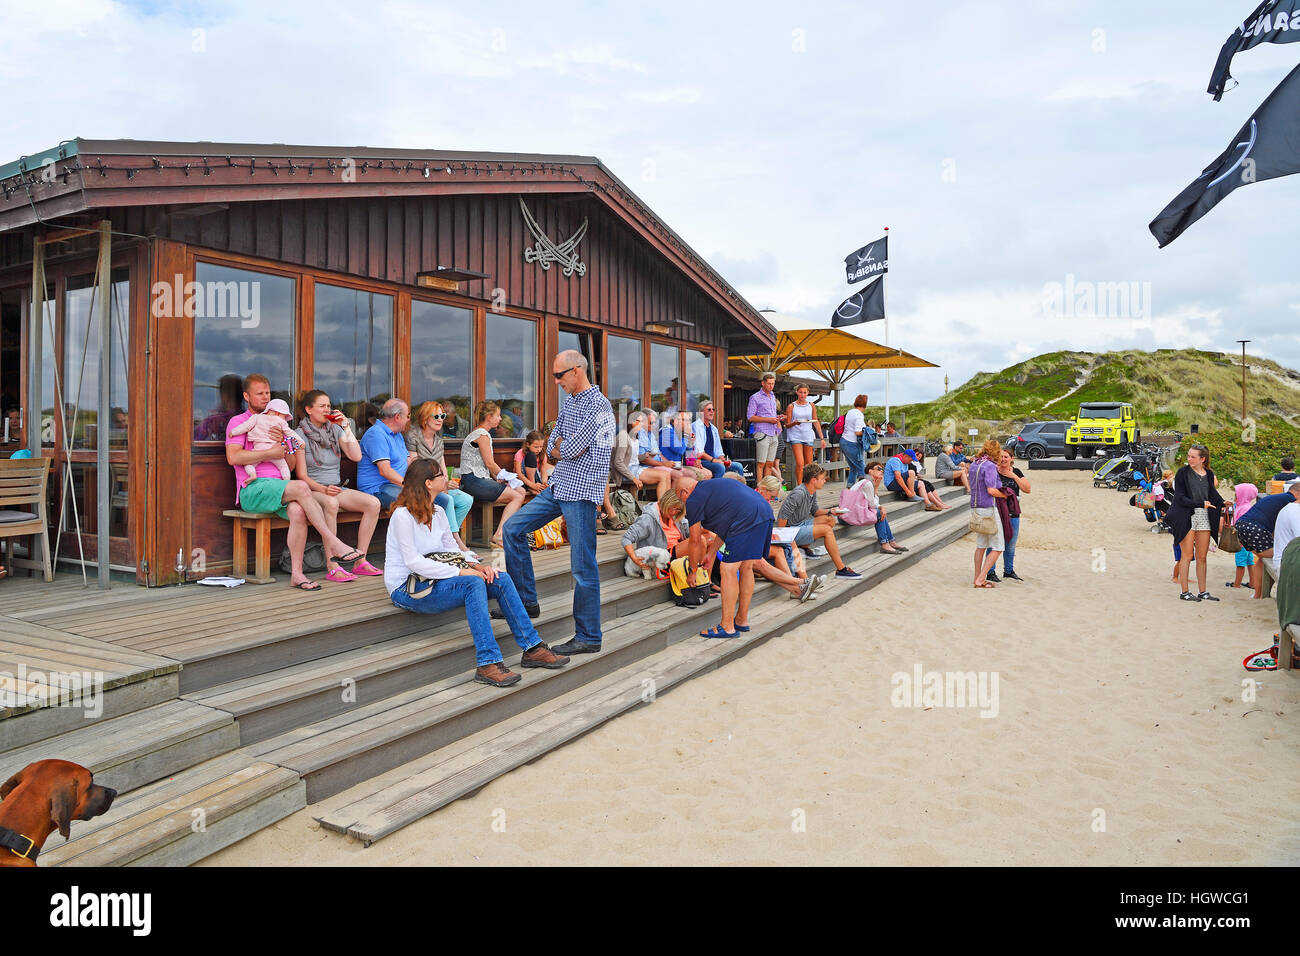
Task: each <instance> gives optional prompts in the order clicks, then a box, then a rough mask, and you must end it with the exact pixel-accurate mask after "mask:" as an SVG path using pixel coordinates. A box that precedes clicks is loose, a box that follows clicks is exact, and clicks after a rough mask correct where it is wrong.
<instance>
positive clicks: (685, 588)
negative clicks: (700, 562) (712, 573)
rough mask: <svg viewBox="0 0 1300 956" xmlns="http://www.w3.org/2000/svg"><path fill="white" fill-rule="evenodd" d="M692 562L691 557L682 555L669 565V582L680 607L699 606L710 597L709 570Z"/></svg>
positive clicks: (674, 599)
mask: <svg viewBox="0 0 1300 956" xmlns="http://www.w3.org/2000/svg"><path fill="white" fill-rule="evenodd" d="M690 563H691V559H690V558H687V557H681V558H674V559H673V562H672V563H671V564H669V565H668V584H669V585H670V586H671V587H672V589H673V601H674V602H675V603H676V604H677V606H678V607H699V606H700V605H701V604H703V603H704V602H705V601H707V600H708V599H709V591H710V589H709V572H708V571H705V570H704V569H703V568H701V567H698V566H697V567H694V568H692V567H691V566H690Z"/></svg>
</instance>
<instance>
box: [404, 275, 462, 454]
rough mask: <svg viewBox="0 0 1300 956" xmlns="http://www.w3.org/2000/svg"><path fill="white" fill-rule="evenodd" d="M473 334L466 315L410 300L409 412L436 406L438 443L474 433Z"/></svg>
mask: <svg viewBox="0 0 1300 956" xmlns="http://www.w3.org/2000/svg"><path fill="white" fill-rule="evenodd" d="M473 335H474V313H473V312H472V311H471V310H469V309H458V308H455V307H454V306H450V305H440V304H439V303H437V302H423V301H421V300H419V299H412V300H411V407H412V408H413V409H414V408H418V407H419V406H420V405H421V404H423V403H424V402H429V401H435V402H439V403H441V405H442V407H443V410H444V411H445V412H446V413H447V418H446V420H445V421H444V422H443V424H442V433H443V437H444V438H464V437H465V436H466V435H468V434H469V433H470V431H471V430H472V429H473V428H474V423H473V422H471V421H470V415H471V414H472V413H473V407H472V406H473V404H474V403H473V401H472V400H471V398H470V383H471V382H473V374H474V373H473V369H474V365H473V353H474V340H473Z"/></svg>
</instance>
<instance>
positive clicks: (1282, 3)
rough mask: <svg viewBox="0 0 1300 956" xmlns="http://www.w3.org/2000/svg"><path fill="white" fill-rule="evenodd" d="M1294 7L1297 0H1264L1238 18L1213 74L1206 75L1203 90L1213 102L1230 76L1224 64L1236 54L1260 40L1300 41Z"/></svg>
mask: <svg viewBox="0 0 1300 956" xmlns="http://www.w3.org/2000/svg"><path fill="white" fill-rule="evenodd" d="M1297 6H1300V0H1264V2H1263V3H1261V4H1260V5H1259V6H1258V7H1256V8H1255V12H1254V13H1252V14H1251V15H1250V16H1249V17H1247V18H1246V19H1245V20H1244V21H1242V24H1241V26H1239V27H1237V29H1235V30H1233V31H1232V36H1230V37H1228V42H1226V43H1225V44H1223V49H1222V50H1220V51H1219V59H1218V61H1217V62H1216V63H1215V64H1214V75H1212V76H1211V77H1210V86H1209V88H1208V89H1207V90H1206V92H1207V93H1211V94H1213V95H1214V99H1215V101H1216V102H1217V101H1218V100H1219V98H1220V97H1221V96H1223V87H1224V85H1225V84H1226V83H1227V82H1228V79H1229V78H1230V75H1231V74H1229V73H1228V67H1229V66H1231V65H1232V58H1233V56H1235V55H1236V54H1237V53H1240V52H1241V51H1242V50H1249V49H1251V48H1252V47H1257V46H1259V45H1260V44H1261V43H1295V42H1296V41H1297V40H1300V10H1297V9H1296V7H1297Z"/></svg>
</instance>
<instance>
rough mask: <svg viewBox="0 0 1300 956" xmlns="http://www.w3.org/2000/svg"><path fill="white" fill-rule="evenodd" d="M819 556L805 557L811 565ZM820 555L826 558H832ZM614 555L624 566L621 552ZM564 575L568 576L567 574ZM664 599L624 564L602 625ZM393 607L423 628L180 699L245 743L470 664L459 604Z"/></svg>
mask: <svg viewBox="0 0 1300 956" xmlns="http://www.w3.org/2000/svg"><path fill="white" fill-rule="evenodd" d="M926 517H927V516H926V515H925V514H924V513H923V512H922V511H921V510H920V509H914V510H912V511H910V512H904V516H903V517H902V518H898V519H896V522H895V530H896V531H898V532H901V533H906V532H907V530H908V529H909V528H910V527H912V526H914V525H916V524H918V523H921V522H923V521H924V519H925V518H926ZM864 532H865V533H864ZM842 540H843V546H844V548H845V551H844V556H845V558H846V560H849V562H850V563H852V561H853V560H856V556H857V555H858V554H866V553H874V552H876V551H878V545H877V544H876V543H875V532H874V531H871V530H870V529H852V531H851V532H850V533H849V534H848V535H844V536H842ZM818 560H819V559H810V561H811V562H812V564H813V566H814V567H816V566H817V561H818ZM821 560H824V561H825V562H826V563H827V564H829V559H821ZM615 563H616V564H617V565H618V566H619V568H621V563H622V562H621V560H618V561H616V562H615ZM566 583H571V582H568V581H567V579H566ZM571 595H572V592H571V591H570V592H567V593H553V594H551V595H550V596H549V597H547V598H542V599H541V600H542V602H543V606H542V616H541V618H539V619H538V620H537V621H535V622H534V624H535V626H536V628H537V631H538V633H539V634H540V635H541V637H542V639H543V640H545V641H547V642H548V643H558V642H562V641H566V640H568V639H569V638H571V637H572V636H573V616H572V596H571ZM669 601H670V594H669V589H668V586H667V584H666V583H651V582H647V581H644V580H642V579H639V578H628V577H625V576H623V575H622V574H621V571H620V573H619V576H618V577H616V578H614V579H612V580H610V581H607V582H605V583H604V584H603V585H602V587H601V606H602V617H603V619H604V621H605V622H606V624H607V625H608V624H612V623H614V622H615V621H616V620H617V619H618V618H620V617H624V616H626V615H629V614H633V613H635V612H637V611H640V610H643V609H645V608H648V607H652V606H656V605H660V606H662V605H665V604H666V603H667V602H669ZM397 613H398V614H402V615H404V616H405V618H408V619H414V621H413V623H415V624H417V625H420V626H421V627H422V628H423V630H422V631H420V632H418V633H415V634H412V635H410V636H403V637H394V638H392V639H390V640H386V641H382V642H377V643H374V644H370V645H367V646H365V647H360V648H356V649H353V650H349V651H345V652H342V653H338V654H333V655H331V656H329V657H326V658H321V659H318V660H312V661H305V662H303V663H300V664H294V665H291V666H289V667H283V668H279V669H276V670H273V671H269V672H267V673H264V674H259V675H256V676H252V677H245V678H241V679H239V680H235V681H229V682H226V683H224V684H220V685H217V686H215V687H210V688H205V689H203V690H198V691H193V692H190V693H186V694H185V695H184V696H185V699H186V700H192V701H195V702H197V703H202V704H205V705H207V706H210V707H216V708H219V709H221V710H225V711H227V712H229V713H231V714H233V715H234V716H235V717H236V719H238V721H239V725H240V739H241V741H242V742H243V743H244V744H245V745H247V744H253V743H258V742H260V741H263V740H266V739H268V738H270V737H273V736H275V735H277V734H280V733H284V732H285V731H288V730H290V729H292V728H294V727H299V726H302V725H304V724H308V723H311V722H313V721H318V720H323V719H325V718H327V717H330V716H333V715H335V714H341V713H344V712H347V711H350V710H354V709H355V708H356V707H357V705H358V704H364V703H370V702H374V701H376V700H379V699H381V698H383V697H387V696H388V695H391V694H396V693H400V692H402V691H405V690H409V689H412V688H415V687H418V686H420V685H422V684H427V683H430V682H433V681H438V680H442V679H444V678H448V677H453V676H455V675H457V674H466V673H468V672H469V671H472V670H473V669H474V648H473V642H472V641H471V640H470V637H469V634H468V631H467V628H466V625H465V618H464V614H463V612H460V611H454V612H448V613H445V614H439V615H430V616H427V617H421V616H417V615H414V614H409V613H407V612H401V611H398V612H397ZM493 632H494V634H495V635H496V638H497V641H498V643H499V644H500V645H501V648H502V651H503V652H504V653H506V654H507V656H509V655H510V654H512V653H518V648H517V646H516V645H515V644H514V642H513V640H512V639H511V637H510V630H509V628H508V627H507V626H506V624H505V622H504V621H498V622H495V625H494V628H493Z"/></svg>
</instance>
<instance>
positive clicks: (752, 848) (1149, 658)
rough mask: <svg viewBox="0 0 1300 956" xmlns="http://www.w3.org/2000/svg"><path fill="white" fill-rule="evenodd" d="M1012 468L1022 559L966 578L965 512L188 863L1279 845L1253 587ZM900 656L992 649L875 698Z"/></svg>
mask: <svg viewBox="0 0 1300 956" xmlns="http://www.w3.org/2000/svg"><path fill="white" fill-rule="evenodd" d="M1028 474H1029V477H1030V478H1031V480H1032V481H1033V493H1032V494H1031V495H1030V496H1028V497H1026V498H1025V499H1024V507H1025V517H1024V520H1023V526H1022V533H1021V541H1020V546H1019V550H1018V552H1017V558H1016V569H1017V571H1018V573H1020V574H1021V575H1022V576H1023V577H1025V578H1026V583H1023V584H1019V583H1016V582H1005V583H1004V584H1003V585H1002V586H1001V587H999V588H997V589H996V590H982V591H976V590H974V589H972V588H971V586H970V583H971V577H972V551H973V547H974V540H973V537H970V536H968V537H967V538H965V539H963V540H962V541H959V542H958V543H956V544H953V545H950V546H949V547H947V548H946V549H944V550H943V551H941V552H939V553H938V554H935V555H932V556H930V557H928V558H926V559H925V560H923V561H922V562H920V563H919V564H918V565H917V566H916V567H913V568H909V569H908V570H907V571H906V573H903V574H899V575H896V576H894V577H893V578H892V579H890V580H889V581H887V582H885V583H884V584H882V585H880V586H879V587H876V588H873V589H871V590H869V591H864V592H863V593H862V594H861V595H860V596H858V597H855V598H854V599H853V600H852V601H850V602H849V603H847V604H845V605H843V606H841V607H840V608H837V609H835V610H832V611H829V612H827V613H826V614H824V615H822V616H820V617H818V618H817V619H816V620H815V621H814V622H813V623H811V624H808V625H804V626H801V627H798V628H794V629H792V630H791V631H790V632H789V633H787V634H784V635H781V636H778V637H775V638H773V639H772V640H770V641H768V642H767V643H766V644H764V645H762V646H761V647H758V648H756V649H755V650H754V651H752V652H751V653H750V654H748V655H747V656H745V657H744V658H742V659H740V660H739V661H736V662H734V663H732V664H728V665H727V666H725V667H723V668H721V669H720V670H718V671H715V672H713V673H710V674H707V675H705V676H703V677H700V678H697V679H695V680H692V681H689V682H688V683H686V684H685V685H682V686H681V687H679V688H677V689H675V690H673V691H672V692H670V693H667V694H664V695H663V696H661V697H660V698H659V699H658V700H656V701H655V702H654V703H653V704H651V705H649V706H647V707H643V708H640V709H639V710H636V711H633V712H631V713H628V714H626V715H624V716H621V717H619V718H617V719H615V720H613V721H611V722H609V723H607V724H605V725H603V726H602V727H600V728H598V729H597V730H595V731H594V732H592V733H590V734H588V735H587V736H585V737H582V738H580V739H578V740H577V741H574V742H573V743H571V744H569V745H568V746H565V747H562V748H561V749H559V750H557V751H555V752H552V753H550V754H548V755H546V756H545V757H543V758H541V759H540V760H538V761H536V762H534V763H532V764H530V765H528V766H525V767H521V768H519V769H517V770H515V771H513V772H511V773H509V774H506V775H505V776H504V777H502V778H500V779H498V780H496V781H494V782H493V783H491V784H490V785H488V786H487V787H485V788H484V789H483V790H481V791H479V792H478V793H477V794H476V795H474V796H473V797H470V798H467V799H464V800H460V801H458V802H456V803H453V804H451V805H449V806H447V807H445V808H443V809H442V810H440V811H438V812H437V813H434V814H432V815H431V816H429V817H426V818H424V819H423V820H420V821H418V822H417V823H415V824H413V825H411V826H409V827H407V828H405V829H404V830H401V831H399V832H398V833H395V834H393V835H392V836H389V837H387V838H385V839H383V840H381V841H379V842H378V843H376V844H374V845H373V846H372V847H370V848H368V849H363V848H362V847H361V845H360V844H359V843H357V842H356V841H354V840H352V839H350V838H347V837H343V836H340V835H338V834H334V833H330V832H328V831H324V830H321V829H320V828H319V826H318V825H317V824H316V823H315V821H314V820H312V811H313V808H312V807H308V808H307V809H306V810H304V811H300V812H298V813H296V814H294V815H293V816H291V817H289V818H287V819H285V820H283V821H281V822H280V823H278V824H276V825H275V826H273V827H270V828H268V829H266V830H263V831H261V832H260V833H257V834H255V835H253V836H251V837H249V838H247V839H245V840H243V841H242V842H240V843H239V844H237V845H235V846H233V847H231V848H229V849H227V850H225V851H223V852H222V853H220V854H217V855H216V856H214V857H211V858H210V859H209V860H208V861H207V863H208V864H215V865H222V864H229V865H239V866H248V865H258V866H265V865H277V864H298V865H303V864H307V865H310V864H323V865H412V864H414V865H448V864H452V865H481V864H506V865H519V864H588V863H590V864H611V863H612V864H687V865H689V864H796V865H798V864H863V863H865V864H975V863H977V864H1029V865H1035V864H1083V865H1135V864H1136V865H1171V864H1172V865H1181V866H1194V865H1203V864H1285V863H1290V864H1295V863H1296V862H1300V825H1298V824H1297V823H1295V822H1294V817H1293V814H1294V811H1295V807H1296V794H1297V793H1300V749H1298V748H1297V741H1296V737H1295V734H1294V729H1295V724H1296V717H1297V715H1298V714H1300V676H1295V675H1293V674H1291V673H1286V672H1268V673H1262V674H1254V675H1249V674H1247V672H1246V671H1245V670H1243V668H1242V666H1241V660H1242V658H1243V657H1244V656H1245V655H1246V654H1247V653H1248V652H1251V651H1256V650H1259V649H1260V648H1264V647H1267V646H1268V645H1269V644H1270V643H1271V640H1272V634H1273V632H1274V631H1275V630H1276V607H1275V605H1274V603H1273V602H1272V601H1271V600H1264V601H1254V600H1251V599H1250V597H1249V594H1250V592H1249V591H1247V590H1244V589H1243V590H1240V591H1229V590H1226V589H1225V588H1224V586H1223V584H1224V582H1225V581H1227V580H1229V579H1230V578H1231V577H1232V573H1233V561H1232V557H1231V556H1230V555H1223V554H1217V553H1216V554H1212V555H1211V556H1210V562H1209V567H1210V574H1209V587H1210V589H1211V590H1212V591H1213V592H1214V593H1216V594H1218V595H1219V596H1221V597H1222V601H1221V602H1220V603H1218V604H1213V603H1209V602H1205V603H1199V604H1194V603H1185V602H1181V601H1179V600H1178V599H1177V593H1178V589H1177V588H1176V587H1175V586H1174V585H1173V584H1171V583H1170V582H1169V572H1170V569H1171V567H1172V556H1171V549H1170V537H1169V536H1168V535H1152V534H1149V533H1148V532H1147V527H1148V526H1147V524H1146V522H1145V521H1144V520H1143V518H1142V516H1141V513H1140V512H1138V511H1137V510H1135V509H1133V508H1130V507H1128V504H1127V502H1128V495H1120V494H1118V493H1116V492H1114V491H1109V490H1101V489H1094V488H1092V487H1091V480H1090V478H1089V476H1088V474H1087V473H1086V472H1037V471H1035V472H1030V473H1028ZM903 543H906V541H905V540H904V542H903ZM1095 548H1101V549H1104V552H1094V549H1095ZM1103 559H1104V564H1103ZM1103 567H1104V570H1103V569H1102V568H1103ZM1193 583H1194V582H1193ZM1193 589H1195V588H1193ZM917 665H920V667H921V668H922V670H923V671H975V672H985V673H986V675H987V677H988V679H989V680H990V681H991V675H992V674H993V673H994V672H996V674H997V677H998V683H997V687H998V701H997V703H998V706H997V714H996V716H990V717H981V716H980V713H981V711H980V708H979V707H971V706H966V707H951V706H935V707H930V708H928V709H927V708H925V707H924V706H923V705H924V704H925V703H926V701H925V700H921V701H920V704H921V705H922V706H915V707H900V706H895V705H894V704H895V702H896V701H897V699H898V697H899V694H900V693H901V691H898V690H897V685H896V684H895V682H894V681H893V680H892V678H893V675H895V674H896V673H900V672H901V673H905V674H907V675H909V676H910V675H912V674H913V672H914V669H915V668H916V666H917ZM1248 677H1254V678H1255V679H1256V681H1257V688H1256V690H1255V694H1256V698H1255V700H1253V701H1247V700H1243V694H1244V688H1243V680H1245V679H1247V678H1248ZM986 686H987V687H989V688H990V689H991V687H992V685H991V683H990V684H988V685H986ZM954 703H955V701H954ZM989 710H991V708H985V711H986V712H987V711H989ZM338 799H339V798H338V797H335V798H332V799H331V800H330V801H327V803H330V804H333V803H336V802H337V801H338ZM322 806H324V804H322ZM494 824H495V826H494ZM503 825H504V829H503Z"/></svg>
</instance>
